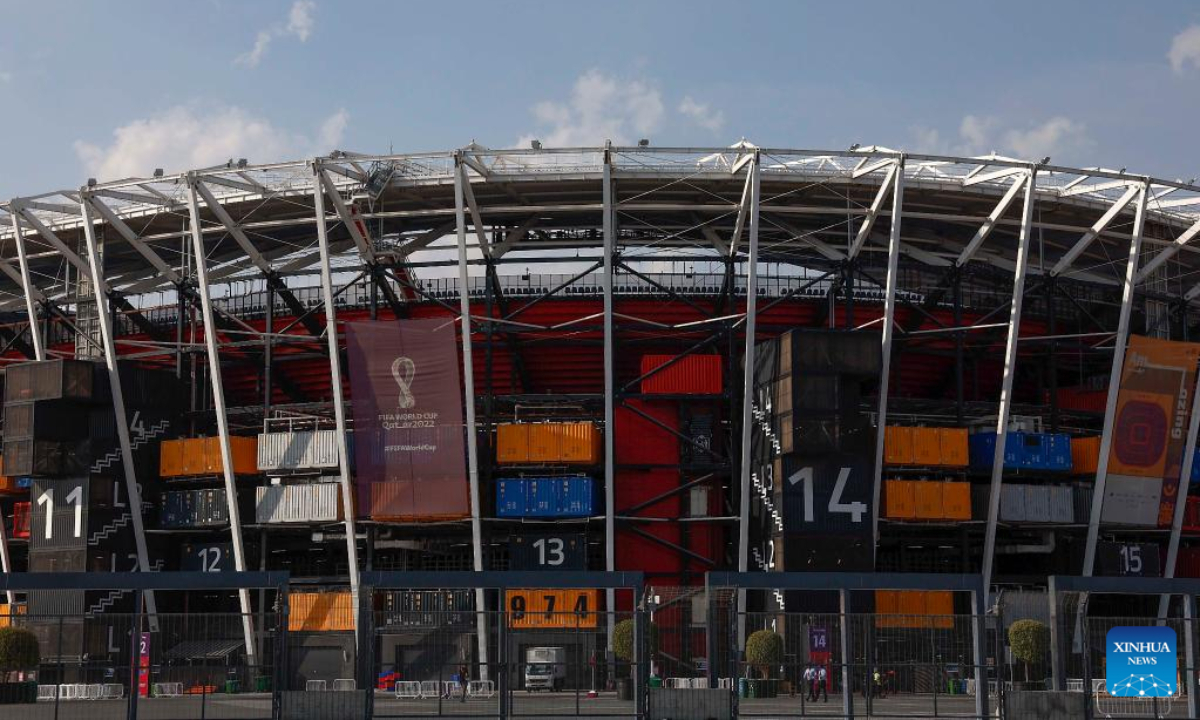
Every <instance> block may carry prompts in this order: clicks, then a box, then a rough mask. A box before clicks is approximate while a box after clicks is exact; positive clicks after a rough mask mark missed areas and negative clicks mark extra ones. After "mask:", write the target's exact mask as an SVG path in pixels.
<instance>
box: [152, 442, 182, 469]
mask: <svg viewBox="0 0 1200 720" xmlns="http://www.w3.org/2000/svg"><path fill="white" fill-rule="evenodd" d="M158 474H159V476H160V477H165V478H166V477H179V476H181V475H184V474H185V473H184V471H183V440H163V441H162V444H161V445H160V446H159V455H158Z"/></svg>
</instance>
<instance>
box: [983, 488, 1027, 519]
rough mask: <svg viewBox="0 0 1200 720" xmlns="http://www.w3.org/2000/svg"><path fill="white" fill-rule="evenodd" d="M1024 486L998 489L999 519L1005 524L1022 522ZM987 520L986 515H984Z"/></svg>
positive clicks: (1023, 514) (1023, 516)
mask: <svg viewBox="0 0 1200 720" xmlns="http://www.w3.org/2000/svg"><path fill="white" fill-rule="evenodd" d="M1026 517H1027V516H1026V514H1025V486H1024V485H1004V486H1002V487H1001V488H1000V519H1001V520H1004V521H1006V522H1024V521H1025V519H1026ZM984 518H985V519H986V518H987V515H984Z"/></svg>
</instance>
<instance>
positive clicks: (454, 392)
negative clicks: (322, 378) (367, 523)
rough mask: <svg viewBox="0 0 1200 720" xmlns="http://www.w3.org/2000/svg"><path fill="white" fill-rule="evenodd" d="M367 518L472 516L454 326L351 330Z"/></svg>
mask: <svg viewBox="0 0 1200 720" xmlns="http://www.w3.org/2000/svg"><path fill="white" fill-rule="evenodd" d="M346 345H347V348H348V351H349V358H350V389H351V393H352V396H353V401H354V453H355V461H356V465H357V476H356V477H357V479H356V483H357V487H358V508H359V514H360V515H363V514H365V515H369V516H370V517H372V518H376V519H381V520H408V521H414V520H443V519H451V518H463V517H467V516H469V515H470V513H471V505H470V492H469V487H468V482H467V468H466V458H465V449H464V447H465V438H464V436H463V410H462V402H463V396H462V382H461V380H460V378H459V369H458V366H459V360H458V338H457V333H456V327H455V323H454V321H452V320H447V319H444V318H438V319H428V320H401V321H398V322H388V323H381V322H367V323H347V324H346Z"/></svg>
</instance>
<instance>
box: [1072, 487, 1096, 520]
mask: <svg viewBox="0 0 1200 720" xmlns="http://www.w3.org/2000/svg"><path fill="white" fill-rule="evenodd" d="M1094 489H1095V486H1093V485H1075V486H1073V487H1072V488H1071V495H1072V499H1073V500H1074V505H1075V522H1077V523H1086V522H1090V521H1091V519H1092V492H1093V490H1094Z"/></svg>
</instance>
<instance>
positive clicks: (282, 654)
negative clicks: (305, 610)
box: [271, 585, 289, 720]
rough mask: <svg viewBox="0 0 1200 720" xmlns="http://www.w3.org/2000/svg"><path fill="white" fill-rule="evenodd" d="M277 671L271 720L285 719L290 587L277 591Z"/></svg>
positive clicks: (281, 587) (272, 681)
mask: <svg viewBox="0 0 1200 720" xmlns="http://www.w3.org/2000/svg"><path fill="white" fill-rule="evenodd" d="M275 607H276V613H275V614H276V617H275V627H276V628H277V630H276V632H275V669H274V673H273V674H272V676H271V720H281V718H282V717H283V690H284V685H285V683H286V682H287V676H288V662H289V658H288V638H287V633H288V586H287V585H280V586H279V587H278V588H276V591H275Z"/></svg>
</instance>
